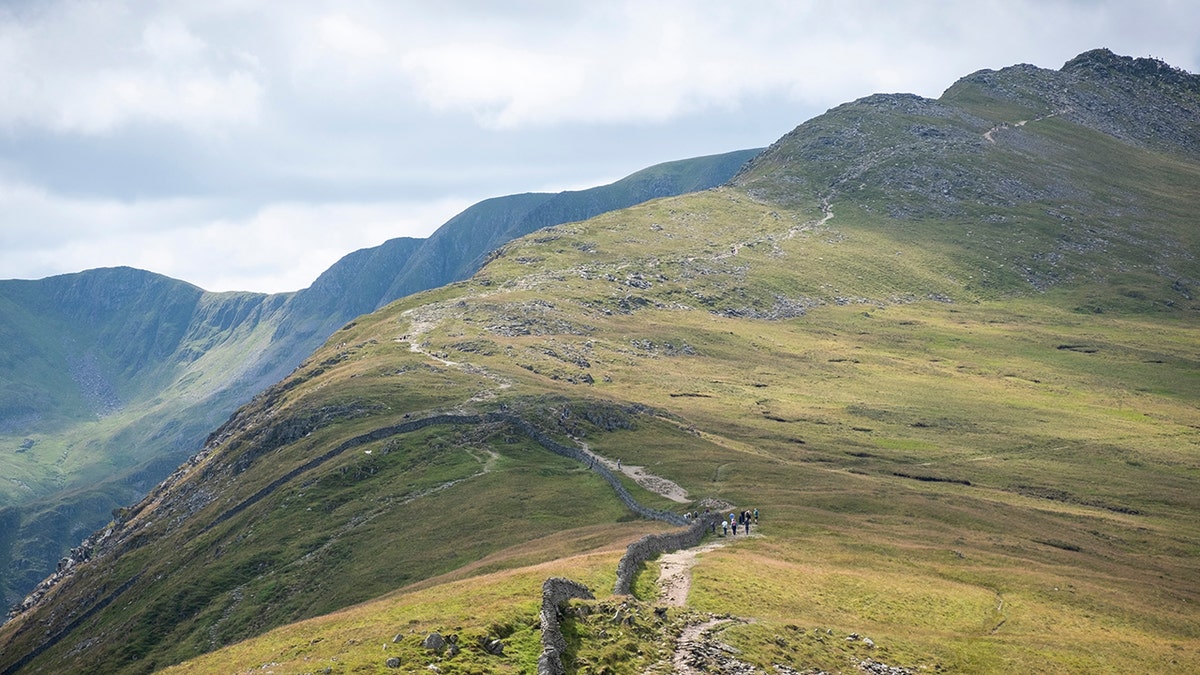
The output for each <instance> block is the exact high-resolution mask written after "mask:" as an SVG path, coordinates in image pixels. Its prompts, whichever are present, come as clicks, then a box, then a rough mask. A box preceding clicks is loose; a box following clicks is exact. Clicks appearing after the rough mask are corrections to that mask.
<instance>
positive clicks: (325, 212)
mask: <svg viewBox="0 0 1200 675" xmlns="http://www.w3.org/2000/svg"><path fill="white" fill-rule="evenodd" d="M1198 27H1200V3H1197V2H1193V1H1191V0H1177V1H1172V0H1136V1H1129V2H1118V1H1115V0H1114V1H1100V0H1096V1H1089V0H1073V1H1071V0H1058V1H1055V0H1029V1H1024V0H1005V1H994V2H993V1H990V0H978V1H971V0H963V1H950V0H946V1H942V2H932V1H930V2H915V1H914V2H903V1H901V0H880V1H878V2H855V1H850V0H838V1H836V2H835V1H830V2H818V1H804V0H791V1H780V2H772V1H767V0H720V1H714V2H709V1H703V0H695V1H691V2H685V1H682V0H681V1H678V2H673V1H663V2H655V1H652V0H632V1H629V2H609V1H606V0H590V1H587V2H583V1H580V2H572V1H569V0H540V1H533V0H530V1H526V2H500V1H496V2H492V1H488V0H473V1H464V2H429V1H428V0H426V1H424V2H402V1H387V0H378V1H375V0H342V1H338V2H322V1H318V0H288V1H287V2H278V1H270V2H269V1H267V0H205V1H204V2H138V1H134V0H129V1H115V0H114V1H108V0H95V1H74V0H0V279H9V278H23V279H34V278H41V277H45V276H49V275H53V274H60V273H64V272H75V271H79V270H83V269H90V268H95V267H109V266H115V265H130V266H133V267H139V268H142V269H148V270H152V271H155V272H159V273H162V274H166V275H168V276H171V277H175V278H177V279H183V280H185V281H189V282H191V283H194V284H196V285H198V286H200V287H202V288H205V289H207V290H211V291H226V290H254V291H264V292H278V291H291V290H297V289H300V288H304V287H306V286H308V285H309V284H310V283H311V282H312V281H313V280H314V279H315V278H316V276H317V275H318V274H320V273H321V272H322V271H323V270H325V269H326V268H327V267H329V266H330V265H331V264H333V263H334V262H335V261H336V260H337V259H338V258H340V257H341V256H343V255H345V254H346V253H349V252H351V251H353V250H355V249H359V248H364V247H368V246H375V245H378V244H380V243H382V242H383V241H385V240H387V239H390V238H393V237H399V236H416V237H425V236H428V235H429V234H430V233H431V232H432V231H433V230H435V229H436V228H437V227H438V226H440V225H441V224H442V223H444V222H445V221H446V220H448V219H449V218H450V217H452V216H453V215H454V214H456V213H458V212H459V211H461V210H462V209H464V208H466V207H467V206H469V205H471V204H473V203H475V202H477V201H479V200H482V199H486V198H488V197H494V196H500V195H506V194H513V193H518V192H531V191H555V192H556V191H559V190H564V189H577V188H583V187H591V186H595V185H602V184H605V183H609V182H612V181H613V180H616V179H618V178H620V177H622V176H625V175H627V174H629V173H632V172H634V171H636V170H638V169H641V168H644V167H647V166H650V165H652V164H656V163H659V162H664V161H669V160H674V159H683V158H686V157H695V156H700V155H707V154H713V153H718V152H725V151H729V150H737V149H743V148H752V147H759V146H765V145H768V144H770V143H771V142H772V141H774V140H776V139H777V138H778V137H780V136H782V135H783V134H785V133H787V132H788V131H790V130H791V129H792V128H794V127H795V126H797V125H799V124H801V123H802V122H804V121H805V120H808V119H810V118H812V117H814V116H816V115H819V114H821V113H822V112H824V111H825V110H827V109H829V108H831V107H833V106H836V105H838V104H840V103H843V102H846V101H850V100H853V99H856V98H860V97H863V96H866V95H869V94H872V93H877V92H888V93H892V92H909V93H916V94H920V95H922V96H928V97H937V96H939V95H940V94H941V93H942V91H943V90H945V89H946V88H947V87H949V86H950V85H951V84H952V83H953V82H954V81H955V80H956V79H958V78H959V77H961V76H963V75H966V74H968V73H971V72H974V71H976V70H979V69H982V68H991V69H999V68H1003V67H1005V66H1009V65H1012V64H1016V63H1032V64H1034V65H1037V66H1041V67H1044V68H1054V69H1057V68H1060V67H1061V66H1062V64H1063V63H1064V62H1066V61H1067V60H1069V59H1070V58H1072V57H1073V56H1075V55H1077V54H1079V53H1080V52H1083V51H1086V50H1088V49H1092V48H1096V47H1108V48H1110V49H1112V50H1113V51H1115V52H1117V53H1118V54H1123V55H1128V56H1153V57H1155V58H1160V59H1163V60H1165V61H1167V62H1168V63H1170V64H1171V65H1174V66H1176V67H1180V68H1183V69H1185V70H1188V71H1190V72H1193V73H1195V72H1200V30H1198Z"/></svg>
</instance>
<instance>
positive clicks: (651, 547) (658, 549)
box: [613, 513, 722, 595]
mask: <svg viewBox="0 0 1200 675" xmlns="http://www.w3.org/2000/svg"><path fill="white" fill-rule="evenodd" d="M721 518H722V516H721V514H719V513H709V514H705V515H703V516H701V517H699V518H697V519H696V521H695V522H693V523H692V525H691V526H690V527H688V528H686V529H683V530H676V531H675V532H664V533H661V534H648V535H646V536H644V537H642V538H641V539H638V540H637V541H635V542H633V543H632V544H630V545H629V546H628V547H627V548H626V549H625V555H623V556H621V561H620V562H618V563H617V582H616V584H615V585H614V586H613V594H614V595H629V589H630V586H632V585H633V575H634V574H636V573H637V570H638V565H641V564H642V563H644V562H646V561H647V560H650V559H652V558H654V557H656V556H658V555H661V554H663V553H666V552H668V551H677V550H679V549H681V548H690V547H692V546H695V545H697V544H699V543H700V540H701V539H703V538H704V534H705V533H706V532H708V531H709V529H710V528H711V526H712V525H713V523H719V522H721Z"/></svg>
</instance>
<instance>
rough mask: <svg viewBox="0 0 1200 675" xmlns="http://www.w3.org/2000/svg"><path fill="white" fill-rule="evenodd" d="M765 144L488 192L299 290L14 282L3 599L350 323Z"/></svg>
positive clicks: (107, 277)
mask: <svg viewBox="0 0 1200 675" xmlns="http://www.w3.org/2000/svg"><path fill="white" fill-rule="evenodd" d="M756 152H757V151H755V150H742V151H735V152H730V153H725V154H721V155H714V156H710V157H697V158H693V159H686V160H679V161H675V162H667V163H664V164H660V165H657V166H653V167H650V168H648V169H645V170H643V171H639V172H637V173H634V174H632V175H631V176H628V177H626V178H624V179H621V180H619V181H617V182H615V183H612V184H610V185H606V186H600V187H596V188H592V189H588V190H580V191H572V192H563V193H559V194H526V195H510V196H507V197H499V198H496V199H490V200H485V201H484V202H481V203H479V204H476V205H475V206H473V207H471V208H469V209H467V210H466V211H464V212H463V213H462V214H460V215H458V216H456V217H455V218H453V219H451V220H450V221H449V222H447V223H446V224H445V225H443V226H442V227H441V228H439V229H438V230H437V232H435V233H434V234H433V235H432V236H431V237H429V238H428V239H411V238H401V239H394V240H391V241H388V242H385V243H384V244H381V245H380V246H377V247H374V248H370V249H363V250H360V251H355V252H354V253H351V254H349V255H347V256H346V257H345V258H343V259H342V260H340V261H338V262H337V263H336V264H335V265H333V266H332V267H331V268H330V269H329V270H327V271H326V272H325V273H323V274H322V275H321V276H320V277H319V278H318V279H317V280H316V281H315V282H314V283H313V285H312V286H310V287H309V288H307V289H304V290H302V291H298V292H296V293H284V294H275V295H270V296H267V295H263V294H255V293H207V292H204V291H203V290H201V289H199V288H196V287H195V286H192V285H191V284H188V283H185V282H182V281H177V280H174V279H168V278H165V277H162V276H159V275H155V274H152V273H149V272H144V271H141V270H133V269H128V268H119V269H111V270H110V269H103V270H91V271H88V272H84V273H79V274H70V275H62V276H59V277H52V278H49V279H43V280H39V281H3V282H0V317H2V319H3V320H0V338H3V343H4V348H3V351H0V476H3V477H4V478H7V479H8V480H6V481H0V509H4V511H3V513H4V516H3V517H4V519H5V520H4V522H6V523H10V524H11V526H12V527H13V528H15V531H13V532H11V533H9V534H7V535H6V536H5V537H3V538H2V539H0V600H2V601H4V602H3V603H2V604H3V606H5V607H8V606H11V605H12V604H13V603H15V602H17V601H19V600H20V599H21V598H23V597H24V596H25V595H26V594H27V593H28V592H29V591H30V590H31V589H33V587H34V586H35V585H36V584H37V583H39V582H40V581H41V580H43V579H45V578H46V577H47V575H49V574H50V573H51V572H53V571H54V568H55V564H56V563H57V562H58V561H59V560H60V559H61V558H63V556H64V555H66V554H67V553H68V551H69V549H71V548H72V547H75V546H77V545H78V544H79V543H80V542H81V541H82V540H83V539H84V537H86V536H88V535H89V534H90V533H92V532H93V531H95V530H96V528H98V527H101V526H103V525H104V524H105V523H106V522H107V521H108V520H109V518H110V516H111V513H112V512H113V510H114V509H116V508H119V507H123V506H128V505H130V504H132V503H134V502H136V501H137V500H139V499H140V498H141V497H142V496H144V495H145V493H146V492H147V491H148V490H149V489H150V488H151V487H153V486H154V485H155V484H156V483H158V482H159V481H160V480H162V479H163V478H164V477H165V476H167V475H169V474H170V473H171V471H172V470H173V469H174V468H175V467H176V466H178V465H179V463H180V462H181V461H183V460H184V459H185V458H186V457H187V456H189V455H191V454H192V453H194V452H195V451H196V450H198V449H199V447H200V446H201V443H202V441H203V439H204V437H205V436H206V435H207V434H208V433H209V432H210V431H211V430H212V429H213V428H215V427H216V426H217V425H218V424H220V423H221V422H222V421H223V420H224V419H225V418H226V417H227V416H228V415H229V414H230V413H231V412H232V411H233V410H235V409H236V408H237V406H238V405H241V404H243V403H245V402H246V401H248V400H249V399H250V398H251V397H252V396H253V395H254V394H255V393H256V392H258V391H260V390H261V389H262V388H264V387H266V386H268V385H270V384H272V383H274V382H277V381H278V380H279V379H281V378H282V377H284V376H285V375H286V374H288V373H289V372H291V371H292V370H293V369H294V368H295V367H296V365H297V364H299V362H300V361H301V360H302V359H303V358H304V356H306V355H307V354H309V353H310V352H311V351H312V350H313V349H315V348H316V347H317V346H319V345H320V344H321V343H322V342H324V340H325V339H326V338H328V336H329V335H330V334H331V333H333V332H334V331H335V330H337V329H338V328H339V327H341V326H342V325H343V324H345V323H346V322H347V321H349V320H351V319H353V318H354V317H356V316H358V315H360V314H363V313H367V312H370V311H373V310H375V309H376V308H378V307H380V306H381V305H384V304H387V303H388V302H391V301H392V300H395V299H396V298H398V297H400V296H401V295H406V294H408V293H411V292H414V291H417V290H424V289H427V288H431V287H434V286H438V285H441V284H444V283H448V282H450V281H455V280H459V279H462V278H464V277H466V276H469V275H470V274H471V273H472V272H473V271H474V270H476V269H478V267H479V265H480V264H481V263H482V261H483V258H484V256H485V255H486V254H487V252H488V251H490V250H491V249H492V248H494V247H495V246H498V245H499V244H502V243H504V242H506V241H508V240H509V239H512V238H514V237H516V236H520V235H522V234H525V233H527V232H530V231H532V230H535V229H537V228H539V227H542V226H545V225H552V224H556V223H560V222H565V221H569V220H582V219H584V218H587V217H589V216H592V215H595V214H597V213H602V212H604V211H607V210H611V209H615V208H620V207H624V206H628V205H630V204H636V203H638V202H642V201H645V200H647V199H651V198H653V197H660V196H664V195H672V194H679V193H681V192H687V191H692V190H697V189H704V188H708V187H712V186H714V185H718V184H720V183H723V182H725V181H726V180H728V179H729V178H730V177H731V176H733V175H734V173H736V172H737V170H738V169H739V168H740V167H741V165H742V164H743V163H745V161H746V160H748V159H749V158H750V157H751V156H753V154H755V153H756Z"/></svg>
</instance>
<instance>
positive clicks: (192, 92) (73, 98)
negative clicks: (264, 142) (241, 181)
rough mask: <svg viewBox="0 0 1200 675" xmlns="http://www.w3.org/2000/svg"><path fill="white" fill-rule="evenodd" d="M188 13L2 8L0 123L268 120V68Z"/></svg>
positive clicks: (85, 125)
mask: <svg viewBox="0 0 1200 675" xmlns="http://www.w3.org/2000/svg"><path fill="white" fill-rule="evenodd" d="M252 66H253V64H252V63H251V62H248V61H247V60H246V59H245V58H244V55H241V54H237V53H233V52H229V53H226V52H224V51H222V50H220V49H216V48H214V47H212V46H211V45H209V44H207V43H206V42H204V41H203V40H202V39H201V38H199V37H197V36H196V35H195V34H194V33H193V32H192V31H191V30H190V29H189V28H188V27H187V26H186V25H185V24H184V23H183V19H182V18H181V17H178V16H171V15H166V16H161V17H160V16H156V15H153V14H150V15H149V16H142V15H140V14H138V13H136V12H135V11H133V9H132V8H130V7H126V6H125V5H124V4H122V3H104V2H93V3H85V2H58V3H47V4H46V5H45V6H44V7H43V8H40V11H37V12H29V13H27V14H21V15H18V14H17V13H15V12H13V11H9V12H0V88H2V89H3V90H4V91H5V96H4V97H3V98H2V99H0V126H4V127H7V128H8V129H9V132H10V133H20V130H21V128H22V127H32V128H37V129H45V130H49V131H52V132H55V133H74V134H84V135H90V134H104V133H109V132H112V131H114V130H117V129H119V128H122V127H125V126H127V125H131V124H138V123H147V122H148V123H154V124H164V123H165V124H168V125H172V126H175V127H177V128H181V129H184V130H188V131H195V132H208V131H211V130H214V129H219V128H222V127H225V126H228V125H231V124H246V123H253V122H254V121H256V120H257V119H258V116H259V109H260V105H261V101H262V96H263V85H262V83H261V82H260V81H259V74H258V73H256V72H255V71H254V69H253V67H252Z"/></svg>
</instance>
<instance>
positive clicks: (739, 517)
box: [683, 508, 758, 537]
mask: <svg viewBox="0 0 1200 675" xmlns="http://www.w3.org/2000/svg"><path fill="white" fill-rule="evenodd" d="M711 515H712V514H711V512H710V510H709V509H704V513H703V514H701V513H700V512H699V511H688V512H687V513H685V514H683V517H684V518H686V519H687V520H689V521H693V520H698V519H700V518H704V519H705V520H706V521H708V528H709V531H710V532H712V533H713V534H716V532H717V519H715V518H710V516H711ZM720 520H721V536H722V537H724V536H728V535H729V532H730V530H732V531H733V534H735V535H736V534H737V533H738V529H739V528H740V529H741V530H742V532H743V533H745V534H750V524H751V523H753V524H755V525H758V509H757V508H756V509H753V510H751V509H746V510H745V511H742V512H741V513H730V514H729V518H728V519H726V518H724V517H722V518H721V519H720Z"/></svg>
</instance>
